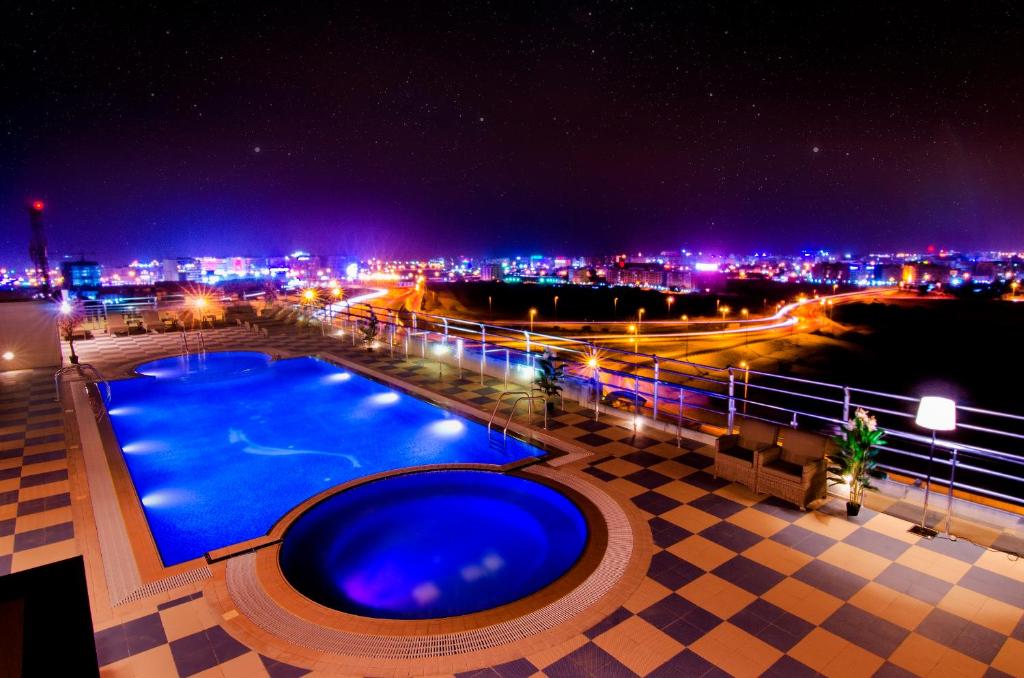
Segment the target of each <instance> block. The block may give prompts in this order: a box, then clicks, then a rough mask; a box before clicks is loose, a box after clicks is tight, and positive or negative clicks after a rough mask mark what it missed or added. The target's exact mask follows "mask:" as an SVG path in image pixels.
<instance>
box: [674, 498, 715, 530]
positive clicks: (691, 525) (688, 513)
mask: <svg viewBox="0 0 1024 678" xmlns="http://www.w3.org/2000/svg"><path fill="white" fill-rule="evenodd" d="M661 517H662V518H664V519H665V520H667V521H669V522H671V523H674V524H676V525H678V526H679V527H682V528H685V529H687V530H689V531H690V532H693V533H695V534H696V533H697V532H700V531H702V530H705V529H707V528H709V527H711V526H712V525H714V524H715V523H717V522H719V520H718V518H716V517H715V516H713V515H709V514H707V513H704V512H703V511H701V510H699V509H695V508H693V507H692V506H687V505H685V504H684V505H683V506H677V507H675V508H674V509H672V510H671V511H666V512H665V513H662V514H661Z"/></svg>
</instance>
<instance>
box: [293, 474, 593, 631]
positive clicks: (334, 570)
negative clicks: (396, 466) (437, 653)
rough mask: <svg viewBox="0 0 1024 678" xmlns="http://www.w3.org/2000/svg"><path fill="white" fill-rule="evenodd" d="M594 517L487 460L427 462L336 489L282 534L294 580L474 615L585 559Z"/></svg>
mask: <svg viewBox="0 0 1024 678" xmlns="http://www.w3.org/2000/svg"><path fill="white" fill-rule="evenodd" d="M586 544H587V525H586V520H585V518H584V516H583V514H582V513H581V511H580V509H579V508H578V507H577V506H576V505H575V504H574V503H573V502H572V501H571V500H570V499H569V498H568V497H566V496H565V495H564V494H562V493H560V492H558V491H557V490H555V489H553V488H551V487H549V486H547V485H544V484H541V483H538V482H536V481H533V480H528V479H526V478H521V477H518V476H510V475H506V474H503V473H495V472H488V471H468V470H451V471H434V472H419V473H410V474H406V475H400V476H393V477H390V478H385V479H383V480H375V481H371V482H368V483H366V484H363V485H358V486H356V487H354V488H351V489H348V490H345V491H343V492H339V493H338V494H335V495H332V496H330V497H328V498H327V499H325V500H324V501H322V502H320V503H318V504H317V505H315V506H314V507H312V508H311V509H309V510H308V511H307V512H305V513H304V514H302V515H301V516H300V517H299V518H298V519H297V520H296V521H295V522H294V523H292V525H291V526H290V527H289V528H288V531H287V532H286V533H285V536H284V541H283V543H282V545H281V551H280V563H281V570H282V572H283V574H284V576H285V578H286V579H287V580H288V581H289V583H291V585H292V586H294V587H295V589H296V590H297V591H299V592H300V593H302V594H303V595H305V596H306V597H308V598H310V599H312V600H314V601H316V602H318V603H320V604H321V605H325V606H327V607H330V608H333V609H336V610H340V611H342V612H347V613H349V614H355V615H361V616H366V617H375V618H384V619H437V618H442V617H454V616H459V615H465V614H471V613H474V612H480V611H482V610H487V609H491V608H494V607H498V606H500V605H505V604H507V603H511V602H514V601H516V600H519V599H521V598H524V597H526V596H528V595H530V594H532V593H535V592H536V591H538V590H540V589H542V588H544V587H545V586H547V585H549V584H551V583H552V582H553V581H555V580H556V579H558V578H559V577H560V576H562V575H563V574H564V573H565V572H566V571H568V570H569V569H570V568H571V567H572V566H573V565H574V564H575V563H576V562H577V561H578V560H579V558H580V556H581V554H582V553H583V550H584V548H585V546H586Z"/></svg>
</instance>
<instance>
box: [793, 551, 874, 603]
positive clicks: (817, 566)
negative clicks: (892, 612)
mask: <svg viewBox="0 0 1024 678" xmlns="http://www.w3.org/2000/svg"><path fill="white" fill-rule="evenodd" d="M793 578H794V579H799V580H800V581H802V582H804V583H805V584H810V585H811V586H813V587H815V588H816V589H818V590H820V591H824V592H825V593H831V594H832V595H833V596H835V597H836V598H839V599H840V600H849V599H850V596H852V595H853V594H855V593H857V591H860V590H861V589H862V588H864V585H865V584H867V583H868V580H867V579H865V578H864V577H859V576H857V575H855V574H853V573H852V572H847V571H846V570H843V569H841V568H838V567H836V566H835V565H830V564H829V563H826V562H824V561H821V560H812V561H811V562H809V563H807V564H806V565H804V566H803V567H802V568H800V569H799V570H797V571H796V572H795V573H794V574H793Z"/></svg>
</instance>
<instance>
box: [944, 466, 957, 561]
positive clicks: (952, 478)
mask: <svg viewBox="0 0 1024 678" xmlns="http://www.w3.org/2000/svg"><path fill="white" fill-rule="evenodd" d="M949 454H950V457H951V459H950V463H951V466H950V469H949V498H948V499H947V500H946V536H947V537H948V538H949V539H950V540H951V541H956V537H954V536H953V535H952V534H950V531H949V528H950V526H951V525H952V522H953V486H954V484H955V482H956V459H957V458H956V455H957V451H956V448H955V447H954V448H953V449H952V450H950V453H949Z"/></svg>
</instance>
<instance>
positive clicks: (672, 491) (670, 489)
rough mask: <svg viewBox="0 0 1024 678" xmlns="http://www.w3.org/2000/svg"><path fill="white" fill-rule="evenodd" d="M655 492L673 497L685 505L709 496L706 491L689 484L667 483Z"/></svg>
mask: <svg viewBox="0 0 1024 678" xmlns="http://www.w3.org/2000/svg"><path fill="white" fill-rule="evenodd" d="M655 492H660V493H661V494H663V495H665V496H666V497H671V498H672V499H675V500H676V501H681V502H683V503H684V504H688V503H690V502H691V501H694V500H696V499H700V498H701V497H703V496H704V495H705V494H707V493H706V492H705V491H704V490H702V489H700V488H699V487H694V486H693V485H690V484H689V483H666V484H664V485H662V486H661V487H659V488H657V489H656V490H655Z"/></svg>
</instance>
